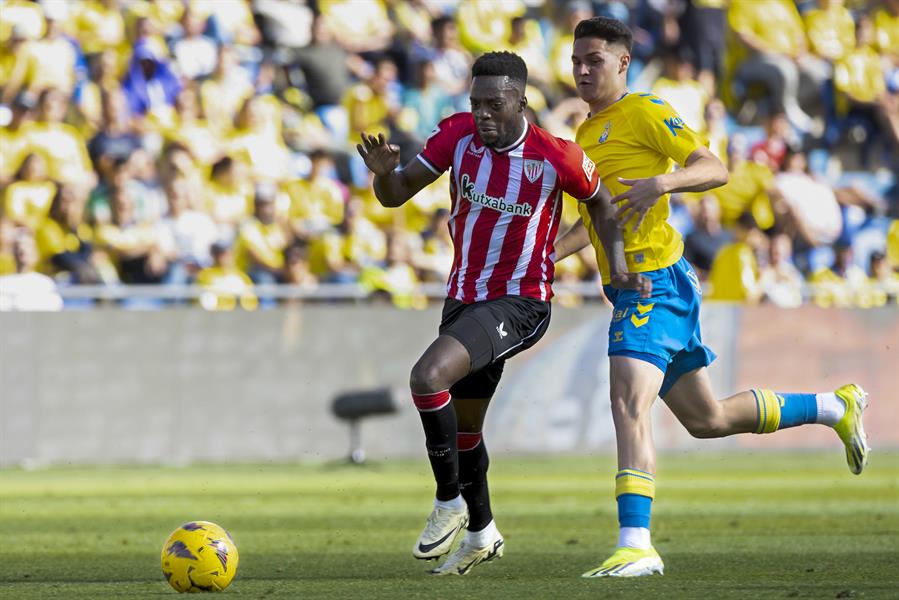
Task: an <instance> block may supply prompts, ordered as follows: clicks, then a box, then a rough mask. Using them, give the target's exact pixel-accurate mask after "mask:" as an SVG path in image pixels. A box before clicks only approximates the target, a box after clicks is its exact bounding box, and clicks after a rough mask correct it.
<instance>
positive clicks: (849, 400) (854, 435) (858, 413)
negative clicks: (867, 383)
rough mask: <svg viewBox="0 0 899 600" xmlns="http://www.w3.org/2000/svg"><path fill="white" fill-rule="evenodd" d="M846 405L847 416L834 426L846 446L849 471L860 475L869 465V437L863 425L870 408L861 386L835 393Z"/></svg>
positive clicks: (852, 386) (845, 386)
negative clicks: (863, 419)
mask: <svg viewBox="0 0 899 600" xmlns="http://www.w3.org/2000/svg"><path fill="white" fill-rule="evenodd" d="M834 393H835V394H836V396H837V398H839V399H840V400H842V401H843V402H844V403H845V404H846V414H844V415H843V418H842V419H840V421H839V422H838V423H837V424H836V425H834V426H833V428H834V430H835V431H836V432H837V435H839V436H840V439H841V440H843V445H844V446H846V462H847V463H849V470H850V471H852V472H853V473H855V474H856V475H858V474H859V473H861V472H862V470H864V468H865V465H866V464H868V452H870V451H871V447H870V446H868V435H867V434H866V433H865V426H864V424H863V423H862V413H863V412H865V408H867V406H868V394H866V393H865V390H863V389H862V388H861V386H859V385H856V384H854V383H849V384H846V385H844V386H843V387H841V388H839V389H838V390H837V391H836V392H834Z"/></svg>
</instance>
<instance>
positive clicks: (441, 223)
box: [413, 208, 453, 283]
mask: <svg viewBox="0 0 899 600" xmlns="http://www.w3.org/2000/svg"><path fill="white" fill-rule="evenodd" d="M449 220H450V212H449V210H448V209H446V208H438V209H437V210H436V211H434V214H433V215H432V216H431V222H430V224H429V225H428V227H427V229H425V230H424V231H423V232H422V242H423V245H422V249H421V252H420V253H419V254H418V255H417V256H413V264H414V265H415V268H416V269H418V271H419V273H421V277H422V280H423V281H433V282H440V283H442V282H444V281H446V279H447V277H448V276H449V274H450V270H451V269H452V267H453V238H452V237H451V236H450V232H449Z"/></svg>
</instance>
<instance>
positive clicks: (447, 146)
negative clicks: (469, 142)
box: [417, 113, 471, 175]
mask: <svg viewBox="0 0 899 600" xmlns="http://www.w3.org/2000/svg"><path fill="white" fill-rule="evenodd" d="M466 117H468V118H467V119H466ZM469 121H471V114H467V113H456V114H454V115H452V116H450V117H447V118H445V119H443V120H442V121H440V123H438V124H437V125H436V126H435V127H434V130H433V131H431V135H430V136H428V140H427V141H426V142H425V147H424V148H423V149H422V151H421V152H420V153H419V154H418V156H417V158H418V160H420V161H421V162H422V163H423V164H424V165H425V166H426V167H427V168H428V169H429V170H431V171H432V172H433V173H434V174H435V175H441V174H442V173H443V172H444V171H446V170H447V169H449V168H450V166H451V165H452V164H453V152H454V151H455V149H456V143H457V142H458V141H459V138H460V137H462V135H464V133H465V129H466V124H467V123H468V122H469Z"/></svg>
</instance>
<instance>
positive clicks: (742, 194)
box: [709, 160, 774, 229]
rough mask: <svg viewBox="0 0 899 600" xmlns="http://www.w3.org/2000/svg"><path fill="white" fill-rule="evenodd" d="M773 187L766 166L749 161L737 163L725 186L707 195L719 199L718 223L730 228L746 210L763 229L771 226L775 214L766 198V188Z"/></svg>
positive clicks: (771, 176)
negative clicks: (719, 221)
mask: <svg viewBox="0 0 899 600" xmlns="http://www.w3.org/2000/svg"><path fill="white" fill-rule="evenodd" d="M772 185H774V174H773V173H772V172H771V169H770V168H768V166H767V165H763V164H759V163H757V162H755V161H752V160H744V161H741V162H739V163H737V165H736V166H734V167H733V168H732V169H731V171H730V176H729V178H728V181H727V183H726V184H724V185H723V186H721V187H719V188H715V189H713V190H711V191H710V192H709V193H711V194H713V195H714V196H715V197H716V198H718V204H719V205H720V206H721V223H722V224H723V225H724V226H725V227H731V226H732V225H733V224H734V223H736V222H737V220H738V219H739V218H740V215H742V214H743V213H744V212H746V211H747V210H748V211H750V212H752V216H753V217H755V220H756V223H758V225H759V227H761V228H762V229H768V228H769V227H771V226H772V225H774V211H773V209H772V208H771V200H770V198H768V189H769V188H771V186H772Z"/></svg>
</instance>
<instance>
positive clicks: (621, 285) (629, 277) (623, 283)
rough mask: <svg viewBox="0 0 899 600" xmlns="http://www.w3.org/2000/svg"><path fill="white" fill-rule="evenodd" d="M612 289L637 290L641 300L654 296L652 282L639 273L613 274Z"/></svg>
mask: <svg viewBox="0 0 899 600" xmlns="http://www.w3.org/2000/svg"><path fill="white" fill-rule="evenodd" d="M612 287H613V288H617V289H620V290H637V293H639V294H640V297H641V298H649V297H650V296H652V280H651V279H650V278H649V277H646V276H645V275H641V274H639V273H613V274H612Z"/></svg>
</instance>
